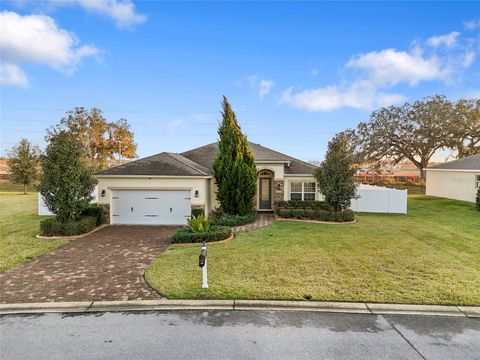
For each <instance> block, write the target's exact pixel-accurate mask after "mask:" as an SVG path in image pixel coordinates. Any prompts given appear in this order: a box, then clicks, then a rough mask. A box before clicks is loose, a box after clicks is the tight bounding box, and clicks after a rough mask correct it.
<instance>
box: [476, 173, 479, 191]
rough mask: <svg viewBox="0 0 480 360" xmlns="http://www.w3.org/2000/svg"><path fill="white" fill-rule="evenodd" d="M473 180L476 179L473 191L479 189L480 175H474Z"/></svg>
mask: <svg viewBox="0 0 480 360" xmlns="http://www.w3.org/2000/svg"><path fill="white" fill-rule="evenodd" d="M475 178H476V181H475V185H476V186H475V189H480V175H476V176H475Z"/></svg>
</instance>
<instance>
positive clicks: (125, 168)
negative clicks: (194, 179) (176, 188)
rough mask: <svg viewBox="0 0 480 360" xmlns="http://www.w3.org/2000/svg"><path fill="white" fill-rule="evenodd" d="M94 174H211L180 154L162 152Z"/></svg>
mask: <svg viewBox="0 0 480 360" xmlns="http://www.w3.org/2000/svg"><path fill="white" fill-rule="evenodd" d="M95 175H100V176H101V175H151V176H209V175H211V174H210V170H209V169H206V168H204V167H203V166H201V165H200V164H197V163H195V162H193V161H192V160H190V159H187V158H186V157H184V156H182V155H179V154H174V153H167V152H162V153H160V154H156V155H153V156H149V157H146V158H142V159H139V160H136V161H132V162H129V163H127V164H123V165H119V166H115V167H112V168H110V169H106V170H103V171H100V172H98V173H96V174H95Z"/></svg>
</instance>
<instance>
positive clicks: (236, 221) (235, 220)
mask: <svg viewBox="0 0 480 360" xmlns="http://www.w3.org/2000/svg"><path fill="white" fill-rule="evenodd" d="M217 216H218V217H217ZM256 218H257V213H256V212H255V211H252V212H251V213H250V214H247V215H225V214H222V215H213V216H212V215H211V216H210V222H211V223H212V225H215V226H229V227H232V226H240V225H245V224H250V223H252V222H254V221H255V220H256Z"/></svg>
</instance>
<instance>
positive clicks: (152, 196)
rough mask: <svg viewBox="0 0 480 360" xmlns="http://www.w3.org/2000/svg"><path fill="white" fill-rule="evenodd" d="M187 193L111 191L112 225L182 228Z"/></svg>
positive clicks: (187, 210)
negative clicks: (173, 226)
mask: <svg viewBox="0 0 480 360" xmlns="http://www.w3.org/2000/svg"><path fill="white" fill-rule="evenodd" d="M190 212H191V205H190V190H112V203H111V213H112V224H139V225H184V224H186V223H187V219H188V218H189V217H190Z"/></svg>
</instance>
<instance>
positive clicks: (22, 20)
mask: <svg viewBox="0 0 480 360" xmlns="http://www.w3.org/2000/svg"><path fill="white" fill-rule="evenodd" d="M0 33H1V34H2V36H1V37H0V51H1V52H2V59H1V62H2V65H3V66H4V68H6V69H9V70H7V71H8V73H9V74H17V76H16V78H17V79H20V80H18V81H17V83H26V76H25V74H24V73H23V71H22V70H21V69H20V65H21V64H23V63H39V64H44V65H48V66H50V67H52V68H54V69H56V70H59V71H62V72H65V73H72V72H73V71H75V69H76V67H77V65H78V64H79V62H80V61H81V60H82V59H83V58H84V57H90V56H98V55H99V50H98V49H97V48H96V47H95V46H93V45H82V46H79V45H78V42H79V41H78V39H77V38H76V36H75V34H73V33H71V32H69V31H67V30H64V29H61V28H59V27H58V26H57V24H56V23H55V21H54V20H53V19H52V18H51V17H49V16H44V15H25V16H22V15H19V14H17V13H15V12H11V11H3V12H1V13H0ZM12 66H13V67H12ZM22 78H23V79H24V80H21V79H22Z"/></svg>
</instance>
